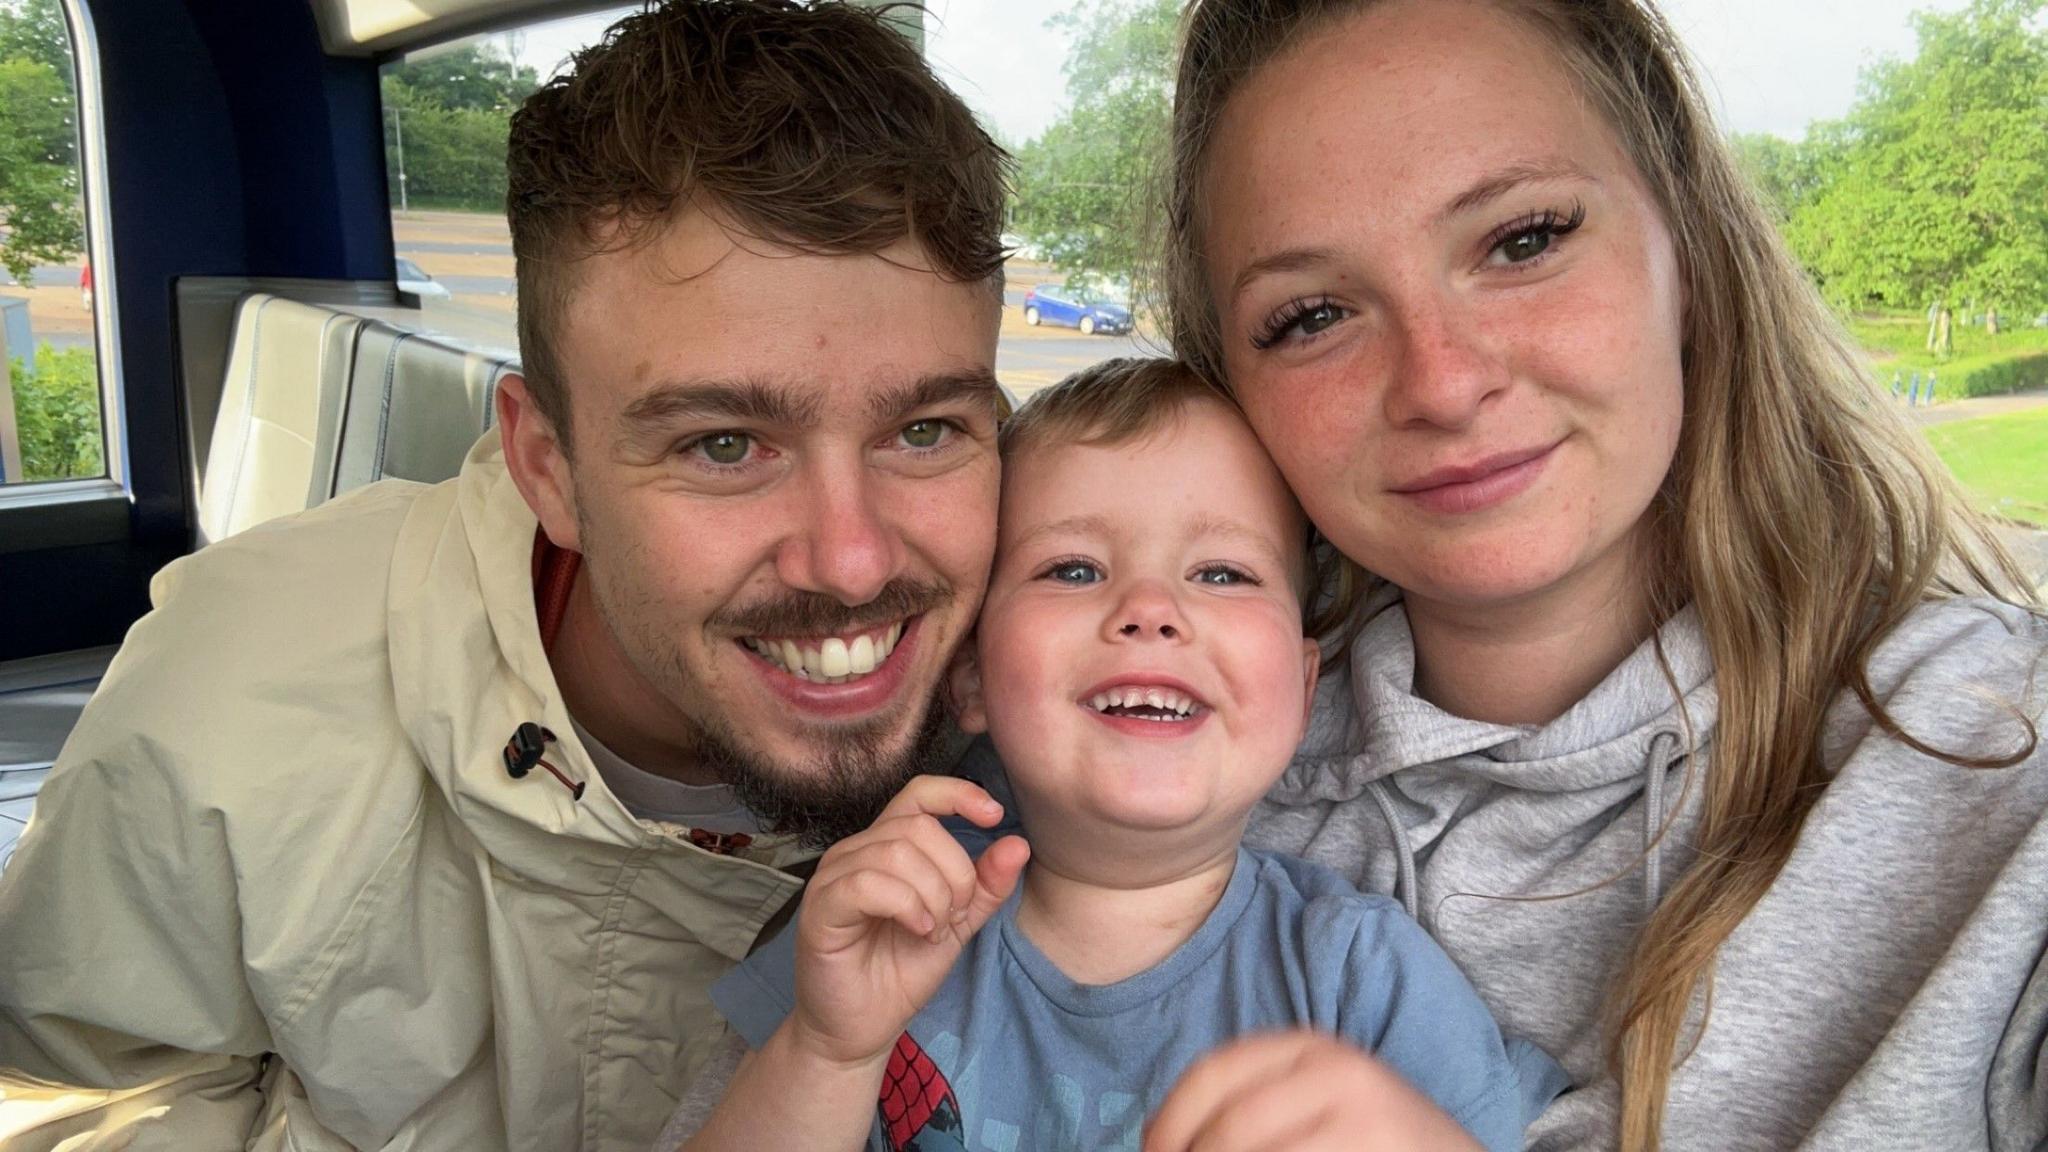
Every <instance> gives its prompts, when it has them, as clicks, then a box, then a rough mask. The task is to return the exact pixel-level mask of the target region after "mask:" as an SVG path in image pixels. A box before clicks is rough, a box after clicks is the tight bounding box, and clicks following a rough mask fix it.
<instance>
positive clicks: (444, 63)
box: [384, 43, 540, 116]
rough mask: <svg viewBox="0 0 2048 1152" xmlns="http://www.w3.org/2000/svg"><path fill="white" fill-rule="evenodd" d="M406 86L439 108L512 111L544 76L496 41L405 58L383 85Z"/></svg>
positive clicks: (410, 94) (417, 100) (419, 100)
mask: <svg viewBox="0 0 2048 1152" xmlns="http://www.w3.org/2000/svg"><path fill="white" fill-rule="evenodd" d="M394 85H402V86H404V88H405V89H406V90H407V98H408V99H409V100H411V101H412V102H413V103H414V104H416V105H418V106H421V107H426V106H433V107H437V108H468V109H473V110H475V111H479V112H502V113H504V114H506V115H508V116H509V115H510V114H511V113H512V110H513V109H515V108H517V107H519V104H520V102H521V101H523V100H525V99H526V98H527V96H529V95H531V94H532V93H533V90H534V89H535V88H538V87H540V75H539V73H537V72H535V71H534V70H533V69H532V68H530V67H528V66H526V65H524V64H520V63H518V62H516V61H514V60H513V59H511V58H510V57H508V56H505V55H504V54H502V53H501V52H499V51H498V50H497V49H496V48H495V47H493V46H492V45H490V44H488V43H485V44H469V45H465V46H463V47H461V48H457V49H454V50H453V51H448V52H437V53H433V54H431V55H425V56H421V57H418V58H415V59H411V60H406V61H404V62H402V63H400V64H398V65H397V66H395V67H393V68H391V69H389V70H388V71H386V72H385V73H384V90H385V92H386V93H387V94H388V93H389V92H390V91H391V89H392V87H393V86H394Z"/></svg>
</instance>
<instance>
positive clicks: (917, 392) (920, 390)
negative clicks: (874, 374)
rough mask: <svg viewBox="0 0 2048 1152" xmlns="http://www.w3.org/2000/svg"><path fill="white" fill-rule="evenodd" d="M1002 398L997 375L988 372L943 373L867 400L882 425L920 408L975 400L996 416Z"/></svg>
mask: <svg viewBox="0 0 2048 1152" xmlns="http://www.w3.org/2000/svg"><path fill="white" fill-rule="evenodd" d="M999 395H1001V389H999V388H998V387H997V386H996V376H995V373H994V372H991V371H989V370H988V369H985V368H974V369H969V370H966V371H963V372H942V373H939V374H937V375H933V376H925V377H921V378H919V379H917V380H914V381H912V382H910V383H909V384H906V385H904V386H902V387H900V388H888V389H884V390H882V391H880V392H877V393H875V394H874V395H873V396H871V397H869V399H868V412H869V414H870V415H872V416H873V417H874V419H875V422H876V423H878V424H880V423H888V422H889V421H892V420H897V419H900V418H902V417H905V416H908V415H910V414H911V413H912V412H916V411H918V410H919V409H923V408H936V407H939V406H940V405H944V404H953V403H957V402H959V401H962V400H974V401H977V402H980V403H986V404H987V405H988V406H989V412H990V414H991V415H993V414H994V412H995V410H996V409H995V403H996V397H997V396H999Z"/></svg>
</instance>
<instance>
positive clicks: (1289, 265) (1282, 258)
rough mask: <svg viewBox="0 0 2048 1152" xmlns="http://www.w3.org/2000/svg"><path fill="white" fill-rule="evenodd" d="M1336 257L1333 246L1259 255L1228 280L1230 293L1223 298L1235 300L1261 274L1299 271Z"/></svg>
mask: <svg viewBox="0 0 2048 1152" xmlns="http://www.w3.org/2000/svg"><path fill="white" fill-rule="evenodd" d="M1335 259H1337V250H1336V249H1335V248H1283V249H1281V250H1280V251H1278V252H1275V253H1273V254H1272V255H1270V256H1261V257H1259V258H1258V259H1257V260H1254V261H1252V262H1251V263H1249V264H1247V265H1245V266H1244V268H1243V270H1242V271H1240V272H1239V273H1238V274H1237V278H1236V279H1234V280H1232V281H1231V282H1230V294H1229V295H1228V296H1227V297H1225V299H1228V300H1232V301H1235V300H1236V299H1237V298H1238V297H1239V296H1242V295H1244V290H1245V289H1246V288H1247V287H1249V286H1250V285H1251V283H1252V281H1254V280H1257V279H1258V278H1259V277H1261V276H1270V275H1273V274H1274V273H1278V272H1299V271H1301V270H1302V269H1304V268H1313V267H1315V266H1316V265H1318V264H1324V263H1327V262H1329V261H1332V260H1335Z"/></svg>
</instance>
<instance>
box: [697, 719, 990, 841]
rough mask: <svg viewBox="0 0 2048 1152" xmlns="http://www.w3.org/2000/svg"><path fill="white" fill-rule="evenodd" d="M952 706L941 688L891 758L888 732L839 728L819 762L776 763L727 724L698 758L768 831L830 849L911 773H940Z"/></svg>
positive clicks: (700, 746) (702, 740)
mask: <svg viewBox="0 0 2048 1152" xmlns="http://www.w3.org/2000/svg"><path fill="white" fill-rule="evenodd" d="M947 729H948V724H947V722H946V709H945V707H944V704H943V703H942V700H941V697H940V695H939V694H937V693H935V694H934V695H933V697H932V699H930V700H929V701H927V702H926V703H925V706H924V718H923V720H922V721H920V722H919V724H918V726H917V729H916V731H915V732H913V733H912V734H911V737H910V740H909V742H908V743H907V744H905V745H904V747H903V748H902V750H901V751H899V752H897V753H896V754H895V755H893V756H892V755H889V754H888V752H887V750H886V748H885V744H886V743H887V742H888V736H889V734H888V732H887V731H886V730H883V729H881V728H880V727H876V728H859V729H854V730H853V731H851V732H846V733H835V734H834V735H833V736H832V737H831V738H830V741H829V751H826V752H824V753H823V754H822V760H821V761H813V762H811V763H808V764H803V765H788V764H777V763H775V762H773V761H770V760H768V759H766V758H764V757H761V756H757V755H755V754H753V753H751V752H749V751H747V750H746V749H745V748H744V747H742V745H741V743H740V742H739V740H737V739H736V738H735V737H734V734H733V733H732V732H730V731H729V730H727V729H726V727H725V726H724V725H723V724H718V725H714V726H708V727H704V728H701V729H700V730H699V732H698V734H697V745H696V753H697V757H698V763H699V764H701V765H702V766H703V767H704V768H706V769H708V770H709V771H710V772H711V773H712V774H713V775H714V777H715V778H716V779H718V780H722V781H724V782H725V783H726V785H727V786H728V787H730V788H731V789H732V794H733V799H735V800H737V801H739V803H740V804H741V805H742V806H743V807H745V808H746V809H747V811H749V812H751V813H753V814H754V817H755V818H756V819H758V820H759V821H760V822H761V827H762V828H763V829H765V830H767V831H770V832H779V833H794V834H795V835H796V836H797V838H798V841H799V842H800V843H802V844H804V845H805V846H807V847H811V848H827V847H830V846H831V845H833V844H834V843H837V842H838V841H840V840H843V839H845V838H846V837H848V836H851V835H853V834H854V833H856V832H859V831H861V830H862V829H864V828H866V827H867V826H868V825H870V824H873V823H874V822H875V817H877V816H879V815H881V813H882V809H883V808H884V807H885V806H887V805H888V803H889V801H890V800H891V799H893V798H894V797H895V795H896V793H898V792H900V791H902V790H903V786H904V785H905V784H907V783H909V782H910V778H911V777H913V776H920V775H924V774H927V773H934V772H941V771H943V770H944V769H945V768H946V767H947V765H946V756H947V753H948V752H949V751H950V748H949V743H950V742H949V741H948V740H947V738H946V737H947Z"/></svg>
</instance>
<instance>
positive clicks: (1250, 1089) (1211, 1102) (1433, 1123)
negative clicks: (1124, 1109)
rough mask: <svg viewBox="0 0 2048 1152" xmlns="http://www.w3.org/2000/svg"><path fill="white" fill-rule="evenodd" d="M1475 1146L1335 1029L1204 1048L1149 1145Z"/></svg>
mask: <svg viewBox="0 0 2048 1152" xmlns="http://www.w3.org/2000/svg"><path fill="white" fill-rule="evenodd" d="M1267 1149H1285V1150H1286V1152H1339V1150H1341V1152H1420V1150H1423V1149H1428V1150H1430V1152H1436V1150H1438V1149H1443V1150H1445V1152H1450V1150H1453V1149H1455V1150H1457V1152H1479V1143H1478V1141H1476V1140H1474V1139H1473V1138H1472V1135H1471V1134H1470V1133H1468V1132H1466V1131H1465V1130H1464V1129H1463V1128H1461V1127H1459V1126H1458V1122H1457V1121H1456V1120H1453V1119H1451V1118H1450V1117H1449V1116H1447V1115H1445V1114H1444V1112H1443V1111H1442V1110H1441V1109H1439V1108H1438V1107H1437V1106H1436V1105H1435V1104H1434V1103H1432V1102H1431V1101H1430V1099H1429V1098H1428V1097H1426V1096H1424V1095H1423V1094H1422V1093H1420V1092H1418V1091H1416V1090H1415V1089H1414V1087H1412V1086H1411V1085H1410V1084H1409V1083H1408V1082H1407V1081H1406V1080H1403V1079H1402V1078H1401V1076H1400V1074H1399V1073H1397V1072H1395V1071H1394V1070H1393V1069H1391V1068H1389V1067H1387V1066H1386V1065H1384V1064H1382V1063H1380V1062H1379V1061H1377V1060H1375V1059H1373V1058H1372V1057H1371V1056H1368V1055H1366V1054H1365V1053H1363V1052H1361V1051H1359V1050H1358V1049H1356V1048H1353V1047H1352V1046H1351V1045H1349V1044H1346V1043H1344V1042H1343V1041H1341V1040H1338V1039H1336V1038H1335V1037H1331V1036H1325V1035H1322V1034H1320V1033H1316V1032H1308V1031H1299V1032H1276V1033H1268V1034H1266V1035H1263V1036H1253V1037H1250V1038H1247V1039H1244V1040H1239V1041H1236V1042H1235V1043H1232V1044H1227V1045H1225V1046H1223V1047H1221V1048H1218V1049H1217V1050H1216V1051H1214V1052H1211V1053H1210V1054H1209V1055H1207V1056H1204V1057H1203V1058H1202V1059H1201V1060H1200V1061H1199V1062H1197V1063H1196V1064H1195V1066H1194V1067H1192V1068H1190V1069H1188V1071H1187V1074H1186V1075H1184V1076H1182V1077H1181V1078H1180V1083H1178V1084H1176V1085H1174V1088H1173V1091H1172V1092H1170V1093H1168V1094H1167V1097H1166V1102H1165V1103H1164V1104H1161V1105H1160V1106H1159V1112H1158V1113H1157V1114H1156V1115H1154V1116H1153V1117H1152V1121H1151V1123H1149V1124H1147V1125H1146V1126H1145V1143H1144V1152H1254V1150H1261V1152H1263V1150H1267Z"/></svg>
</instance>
